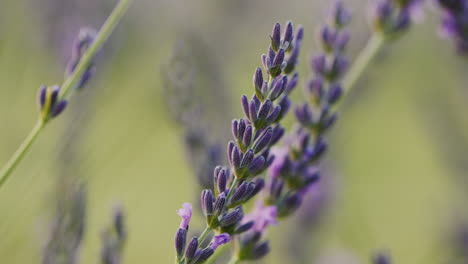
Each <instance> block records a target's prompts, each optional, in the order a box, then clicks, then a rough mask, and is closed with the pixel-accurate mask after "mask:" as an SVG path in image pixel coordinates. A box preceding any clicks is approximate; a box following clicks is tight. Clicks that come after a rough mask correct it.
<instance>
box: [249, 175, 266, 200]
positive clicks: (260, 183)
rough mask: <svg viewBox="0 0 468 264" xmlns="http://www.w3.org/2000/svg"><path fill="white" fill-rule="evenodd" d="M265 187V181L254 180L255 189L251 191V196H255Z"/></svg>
mask: <svg viewBox="0 0 468 264" xmlns="http://www.w3.org/2000/svg"><path fill="white" fill-rule="evenodd" d="M263 187H265V180H264V179H261V178H258V179H257V180H255V189H254V190H253V191H252V194H251V195H252V196H255V195H257V194H258V193H259V192H260V191H261V190H262V189H263Z"/></svg>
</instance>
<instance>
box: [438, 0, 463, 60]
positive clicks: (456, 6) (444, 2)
mask: <svg viewBox="0 0 468 264" xmlns="http://www.w3.org/2000/svg"><path fill="white" fill-rule="evenodd" d="M437 2H438V4H439V6H440V8H441V9H442V23H441V33H442V35H443V36H444V37H445V38H447V39H450V40H452V42H453V43H454V45H455V47H456V49H457V51H458V52H460V54H467V53H468V1H466V0H437Z"/></svg>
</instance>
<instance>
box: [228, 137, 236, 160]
mask: <svg viewBox="0 0 468 264" xmlns="http://www.w3.org/2000/svg"><path fill="white" fill-rule="evenodd" d="M235 146H236V144H235V143H234V142H232V141H229V143H228V147H227V157H228V160H229V163H230V164H232V162H233V161H232V159H231V155H232V150H233V149H234V147H235Z"/></svg>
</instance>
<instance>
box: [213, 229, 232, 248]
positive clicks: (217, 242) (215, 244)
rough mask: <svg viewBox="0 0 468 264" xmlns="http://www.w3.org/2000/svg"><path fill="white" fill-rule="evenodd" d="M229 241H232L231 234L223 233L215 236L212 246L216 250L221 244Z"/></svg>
mask: <svg viewBox="0 0 468 264" xmlns="http://www.w3.org/2000/svg"><path fill="white" fill-rule="evenodd" d="M229 241H231V236H230V235H229V234H228V233H223V234H220V235H217V236H214V237H213V241H212V242H211V243H210V247H211V248H212V249H213V250H216V249H217V248H218V247H219V246H221V245H224V244H227V243H229Z"/></svg>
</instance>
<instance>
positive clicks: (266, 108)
mask: <svg viewBox="0 0 468 264" xmlns="http://www.w3.org/2000/svg"><path fill="white" fill-rule="evenodd" d="M272 106H273V104H272V103H271V101H270V100H266V101H265V102H264V103H263V104H262V106H261V107H260V110H258V119H260V120H263V119H265V118H266V117H267V115H268V113H270V110H271V108H272Z"/></svg>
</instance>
